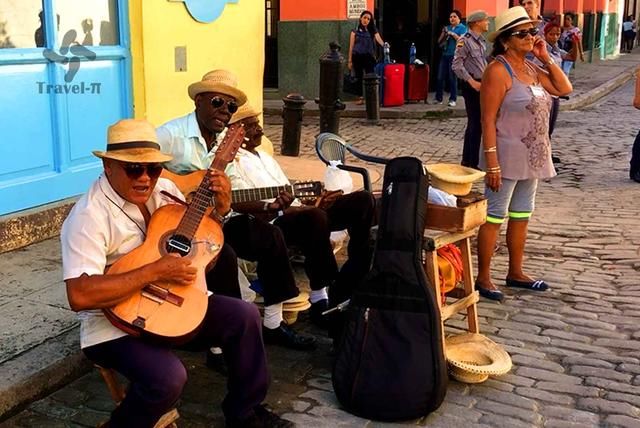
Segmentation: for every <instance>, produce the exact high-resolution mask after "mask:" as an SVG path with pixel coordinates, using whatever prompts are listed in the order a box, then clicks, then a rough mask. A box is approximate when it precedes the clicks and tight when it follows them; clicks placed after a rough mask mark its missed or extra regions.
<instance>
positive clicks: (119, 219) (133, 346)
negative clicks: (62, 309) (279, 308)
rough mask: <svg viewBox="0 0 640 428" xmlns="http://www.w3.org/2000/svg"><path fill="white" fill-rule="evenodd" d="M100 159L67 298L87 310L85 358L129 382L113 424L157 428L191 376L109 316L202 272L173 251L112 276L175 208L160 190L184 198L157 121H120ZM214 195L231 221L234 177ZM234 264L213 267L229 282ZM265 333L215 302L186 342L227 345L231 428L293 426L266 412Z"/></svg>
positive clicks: (75, 213)
mask: <svg viewBox="0 0 640 428" xmlns="http://www.w3.org/2000/svg"><path fill="white" fill-rule="evenodd" d="M94 154H95V155H96V156H98V157H100V158H101V159H102V161H103V165H104V172H103V174H102V175H101V176H100V177H99V178H98V179H97V180H96V181H95V182H94V183H93V185H92V186H91V188H90V189H89V191H88V192H87V193H86V194H85V195H84V196H83V197H82V198H81V199H80V200H79V201H78V202H77V203H76V205H75V206H74V208H73V209H72V210H71V213H70V214H69V216H68V217H67V219H66V220H65V222H64V224H63V227H62V233H61V243H62V261H63V274H64V280H65V283H66V287H67V297H68V300H69V305H70V306H71V308H72V309H73V310H74V311H77V312H79V318H80V320H81V330H80V336H81V337H80V345H81V348H82V350H83V352H84V353H85V355H86V356H87V357H88V358H89V359H90V360H92V361H94V362H95V363H97V364H99V365H101V366H103V367H106V368H113V369H115V370H117V371H118V372H119V373H121V374H122V375H124V376H125V377H126V378H127V379H129V381H130V387H129V389H128V391H127V394H126V397H125V398H124V400H123V401H122V402H121V403H120V404H119V405H118V407H117V408H116V409H115V410H114V411H113V412H112V414H111V419H110V421H109V423H108V426H110V427H132V426H133V427H153V426H154V425H155V423H156V422H157V421H158V419H159V418H160V417H161V416H162V415H163V414H164V413H165V412H167V411H168V410H169V409H170V408H171V407H172V406H173V405H174V404H175V402H176V400H177V399H178V398H179V396H180V394H181V392H182V388H183V386H184V384H185V382H186V378H187V374H186V369H185V367H184V366H183V364H182V362H181V361H180V359H179V358H178V357H177V356H176V355H175V354H174V353H173V352H172V351H171V349H170V347H169V346H168V345H166V344H158V343H155V342H153V343H152V342H151V341H148V340H146V339H144V337H134V336H133V335H129V334H127V333H125V332H124V331H122V330H119V329H118V328H116V327H114V326H113V325H112V324H111V323H110V322H109V320H107V318H106V317H105V316H104V314H103V311H102V309H108V308H111V307H113V306H115V305H117V304H118V303H119V302H122V301H123V300H125V299H127V298H128V297H129V296H131V295H132V294H133V293H140V292H141V290H142V289H143V288H144V287H146V286H148V285H149V284H153V283H169V284H172V285H173V286H175V288H176V289H180V287H187V286H189V285H190V284H192V283H193V282H194V281H195V280H196V274H197V269H196V267H194V266H193V265H192V263H191V261H190V260H189V258H188V257H179V256H176V255H173V254H167V255H164V256H162V257H161V258H159V259H158V260H155V261H153V262H151V263H147V264H145V265H142V266H140V267H138V268H136V269H133V270H130V271H127V272H121V273H115V274H108V273H105V272H106V271H107V270H108V268H109V266H111V265H113V264H114V263H116V261H118V260H119V259H121V258H124V257H126V256H127V254H128V253H129V252H131V251H132V250H134V249H135V248H136V247H139V246H140V245H141V244H142V243H143V241H145V239H146V238H147V233H150V228H148V226H149V222H150V220H151V221H153V218H154V217H153V216H152V215H153V214H154V212H156V210H158V209H160V208H161V207H163V206H168V204H171V203H172V202H173V199H172V198H169V197H165V195H164V194H163V193H162V191H165V192H167V193H169V194H171V195H174V197H177V198H179V199H182V194H181V193H180V192H179V190H178V189H177V188H176V187H175V185H174V184H173V183H172V182H170V181H169V180H166V179H162V178H158V177H159V175H160V172H161V170H162V166H161V163H163V162H166V161H168V160H170V159H171V156H169V155H167V154H165V153H162V152H161V151H160V146H159V145H158V143H157V139H156V133H155V129H154V127H153V125H151V124H150V123H149V122H146V121H144V120H135V119H125V120H121V121H119V122H117V123H116V124H114V125H112V126H111V127H109V130H108V144H107V150H106V151H96V152H94ZM209 189H210V191H211V192H212V193H213V194H214V195H215V208H214V209H215V211H216V213H217V214H216V218H218V219H224V217H225V215H226V214H227V213H228V212H229V211H230V183H229V179H228V178H227V177H226V176H225V174H224V173H223V172H221V171H218V170H210V171H209ZM221 252H222V253H224V252H225V249H224V247H223V248H222V250H221ZM223 260H231V263H225V262H222V261H223ZM234 260H235V258H234V257H233V254H232V256H231V257H227V258H224V257H222V258H219V259H218V263H217V264H216V266H215V268H214V270H215V271H218V272H220V273H221V277H224V276H225V275H223V273H224V272H225V271H226V272H228V271H231V272H232V274H228V273H227V276H230V277H232V278H233V275H234V274H235V272H236V269H237V266H236V264H234V263H233V261H234ZM203 294H204V293H203ZM205 298H206V295H205ZM165 304H169V303H165ZM260 333H261V332H260V316H259V313H258V311H257V310H256V308H255V307H253V305H250V304H247V303H245V302H243V301H241V300H239V299H234V298H229V297H224V296H218V295H216V296H215V297H214V296H210V297H209V298H208V306H207V309H206V313H205V315H204V319H203V321H202V324H201V328H199V329H198V330H197V331H196V332H195V333H194V335H193V337H192V338H191V339H190V340H189V341H188V342H187V343H186V344H184V346H185V347H186V348H187V349H191V350H204V349H207V348H209V347H210V346H213V345H215V346H220V347H222V348H223V350H224V354H225V356H226V360H227V365H228V367H229V381H228V393H227V396H226V397H225V399H224V402H223V404H222V407H223V411H224V414H225V418H226V422H227V426H230V427H249V426H251V427H253V426H261V427H262V426H278V427H288V426H292V424H291V423H290V422H288V421H285V420H282V419H280V418H279V417H278V416H276V415H275V414H273V413H271V412H270V411H268V410H267V409H266V408H264V407H263V406H262V405H260V403H261V402H262V400H263V399H264V397H265V395H266V392H267V388H268V372H267V362H266V355H265V350H264V345H263V343H262V338H261V334H260Z"/></svg>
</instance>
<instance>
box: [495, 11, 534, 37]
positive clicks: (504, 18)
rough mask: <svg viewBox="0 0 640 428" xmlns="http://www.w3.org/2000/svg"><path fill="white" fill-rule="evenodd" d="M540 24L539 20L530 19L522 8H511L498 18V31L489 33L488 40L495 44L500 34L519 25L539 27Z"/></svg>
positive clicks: (496, 21)
mask: <svg viewBox="0 0 640 428" xmlns="http://www.w3.org/2000/svg"><path fill="white" fill-rule="evenodd" d="M539 22H540V21H539V20H537V19H531V18H529V15H528V14H527V11H526V10H525V9H524V7H522V6H515V7H512V8H509V9H507V10H505V11H504V12H502V13H501V14H500V15H498V16H497V17H496V20H495V23H496V30H495V31H493V32H491V33H489V35H488V36H487V40H488V41H490V42H491V43H493V42H494V41H495V40H496V38H497V37H498V36H499V35H500V34H502V33H504V32H505V31H508V30H511V29H513V28H515V27H517V26H518V25H522V24H529V23H531V24H534V25H537V24H538V23H539Z"/></svg>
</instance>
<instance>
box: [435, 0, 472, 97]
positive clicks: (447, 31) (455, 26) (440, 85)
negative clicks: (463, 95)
mask: <svg viewBox="0 0 640 428" xmlns="http://www.w3.org/2000/svg"><path fill="white" fill-rule="evenodd" d="M461 19H462V14H461V13H460V11H458V10H453V11H451V13H450V14H449V23H450V25H447V26H445V27H443V28H442V32H441V33H440V37H438V45H440V47H441V48H442V58H441V59H440V65H439V66H438V81H437V85H436V99H435V101H434V104H442V98H443V92H444V82H445V81H447V82H449V103H448V105H449V107H455V106H456V101H457V99H458V80H457V78H456V75H455V73H454V72H453V70H452V69H451V63H452V62H453V55H454V54H455V51H456V44H457V42H458V40H459V39H460V37H462V35H463V34H464V33H466V32H467V27H465V26H464V25H463V24H461V23H460V20H461Z"/></svg>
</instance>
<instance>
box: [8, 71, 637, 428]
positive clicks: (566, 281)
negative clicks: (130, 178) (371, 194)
mask: <svg viewBox="0 0 640 428" xmlns="http://www.w3.org/2000/svg"><path fill="white" fill-rule="evenodd" d="M632 93H633V84H632V83H627V84H626V85H624V86H623V87H622V88H621V89H619V90H617V91H615V92H614V93H613V94H612V95H610V96H608V97H606V98H604V99H602V100H600V101H599V102H597V103H596V104H595V105H593V106H591V107H589V108H587V109H584V110H581V111H570V112H563V113H561V116H560V119H559V122H558V128H557V131H556V134H555V135H554V143H553V144H554V151H555V152H556V154H557V155H558V156H559V157H560V158H561V160H562V161H563V163H562V164H561V165H560V168H559V170H560V173H559V176H558V177H556V178H554V179H552V180H550V181H549V182H544V183H541V185H540V189H539V193H538V201H537V210H536V214H535V215H534V217H533V219H532V221H531V226H530V233H529V241H528V246H527V250H526V255H527V260H526V266H527V267H528V268H529V270H530V273H531V274H532V275H534V276H536V277H542V278H544V279H545V280H547V281H548V282H549V283H550V284H551V287H552V289H551V290H550V291H547V292H545V293H533V292H527V291H522V290H520V291H514V290H505V292H506V294H507V296H508V298H507V300H506V301H505V302H504V303H502V304H500V303H495V302H488V301H485V300H483V301H482V302H481V303H480V307H479V316H480V327H481V331H482V332H483V333H485V334H487V335H488V336H489V337H491V338H492V339H494V340H496V341H497V342H499V343H501V344H503V346H504V347H505V349H507V351H508V352H509V353H510V354H511V355H512V358H513V361H514V367H513V370H512V371H511V373H509V374H508V375H506V376H502V377H499V378H493V379H491V380H489V381H487V382H485V383H483V384H480V385H474V386H471V385H464V384H460V383H457V382H455V381H452V382H451V383H450V386H449V390H448V393H447V396H446V399H445V402H444V404H443V406H442V407H441V408H440V409H439V410H438V411H437V412H436V413H434V414H433V415H430V416H429V417H427V418H425V419H422V420H418V421H411V422H409V423H408V424H409V425H420V426H426V425H428V426H435V427H458V426H463V425H464V426H468V427H479V426H504V427H521V426H522V427H542V426H544V427H596V426H624V427H640V352H639V351H640V331H639V330H638V325H639V323H640V309H638V308H639V307H640V306H639V304H640V275H639V271H640V255H639V252H638V249H639V247H640V227H639V226H640V220H639V219H638V215H637V210H638V206H637V195H638V191H639V188H638V184H637V183H633V182H631V181H629V180H628V174H627V168H628V159H629V152H630V147H631V144H632V142H633V138H634V136H635V133H636V132H637V129H638V128H639V125H640V120H638V119H637V118H640V112H637V111H636V110H634V109H633V108H632V107H631V106H630V104H631V98H632ZM271 119H272V118H268V122H267V126H266V133H267V135H268V136H269V137H270V138H271V139H272V141H273V142H274V143H275V144H276V151H277V146H278V144H279V139H280V135H281V127H280V126H279V125H278V124H277V123H275V122H276V121H273V122H274V123H272V121H271ZM276 119H277V118H276ZM464 122H465V121H464V119H449V120H433V121H421V120H385V121H383V122H382V123H381V125H380V126H366V125H365V124H364V121H362V120H359V119H345V120H344V121H343V122H342V130H343V132H342V134H343V136H344V137H345V138H346V139H347V140H348V141H349V142H352V143H354V144H355V145H356V146H357V147H358V148H359V149H360V150H362V151H364V152H368V153H372V154H376V155H379V156H398V155H412V156H416V157H419V158H421V159H423V160H424V161H425V162H427V163H428V162H437V161H450V162H456V161H457V160H458V159H459V158H460V151H461V145H462V143H461V141H462V132H463V130H464ZM317 132H318V130H317V122H316V121H315V120H313V118H310V120H308V121H305V124H304V127H303V140H302V141H303V145H302V156H303V157H306V158H311V157H313V156H315V154H314V152H313V136H314V135H315V134H316V133H317ZM59 260H60V256H59V248H58V242H57V240H56V239H52V240H48V241H44V242H42V243H39V244H34V245H31V246H29V247H26V248H24V249H22V250H18V251H13V252H10V253H5V254H2V255H0V278H1V280H0V282H1V283H2V289H1V290H0V328H1V330H0V331H1V332H2V333H0V335H1V336H0V337H1V338H2V339H1V343H2V348H1V349H0V390H1V391H2V394H0V415H2V414H6V411H7V410H8V409H10V408H11V407H12V406H15V405H16V403H20V402H23V401H24V400H25V399H28V398H29V397H31V398H33V394H36V395H37V394H38V392H40V393H41V394H42V393H44V391H45V390H46V388H44V387H47V386H48V387H49V388H53V389H54V390H56V392H54V393H53V394H51V395H47V396H46V397H44V398H43V399H41V400H39V401H35V402H33V403H32V404H30V405H28V406H27V407H26V408H25V409H24V410H23V411H22V412H20V413H19V414H17V415H15V416H14V417H11V418H10V419H7V420H4V422H2V423H0V426H2V427H40V426H48V427H51V426H53V427H58V426H60V427H64V426H73V427H80V426H95V425H96V423H97V422H98V421H101V420H104V419H106V417H107V415H108V411H109V410H110V409H111V408H112V407H113V404H112V403H111V401H110V399H109V398H108V396H107V392H106V388H105V386H104V385H103V384H102V382H101V381H100V379H99V376H98V375H97V373H95V372H90V373H88V374H86V375H84V376H82V377H80V378H79V379H78V380H76V381H74V382H72V383H70V384H69V385H67V386H64V387H61V388H57V387H56V383H59V382H65V381H68V380H69V379H72V378H74V376H75V375H76V374H78V373H84V372H86V371H87V370H88V367H89V366H88V365H87V363H86V361H85V360H83V359H82V358H81V356H80V354H79V353H78V348H77V346H78V344H77V337H78V331H77V326H76V323H75V317H74V315H73V314H72V312H71V311H70V310H69V309H68V307H67V304H66V299H65V297H64V285H63V283H62V281H61V280H60V278H61V274H60V261H59ZM506 261H507V259H506V254H505V250H504V249H503V250H501V251H500V252H499V253H498V255H497V257H496V263H495V268H494V272H495V279H496V280H497V281H498V284H499V285H502V278H503V276H504V274H505V272H506ZM297 276H298V278H301V277H302V276H303V275H302V274H301V272H300V271H298V272H297ZM301 318H302V319H301V321H300V322H299V323H298V324H296V326H297V328H300V329H303V330H306V331H309V332H313V333H316V334H318V335H319V336H321V337H323V336H322V332H320V331H318V330H316V329H314V328H313V327H312V326H311V325H310V324H309V323H308V321H307V320H306V317H305V316H304V314H303V316H302V317H301ZM463 325H464V320H463V318H462V317H457V318H455V319H452V320H450V321H449V322H447V332H448V333H456V332H459V331H460V329H462V328H463ZM38 345H40V346H38ZM268 354H269V361H270V366H271V369H272V377H273V382H272V387H271V390H270V392H269V396H268V397H267V402H268V403H270V404H271V405H272V407H274V408H275V409H276V410H278V411H279V412H281V413H283V414H285V415H286V417H287V418H289V419H291V420H293V421H296V422H298V423H299V426H304V427H307V426H309V427H325V426H363V427H364V426H367V427H378V426H380V427H381V426H401V425H405V424H381V423H377V422H371V421H366V420H363V419H359V418H356V417H354V416H351V415H349V414H347V413H345V412H344V411H342V410H340V407H339V405H338V403H337V402H336V400H335V397H334V395H333V393H332V390H331V381H330V367H331V358H330V356H329V341H328V340H327V339H326V338H322V339H321V340H320V347H319V349H318V350H317V351H316V352H314V353H308V354H307V353H302V352H294V351H286V350H283V349H280V348H277V347H269V348H268ZM181 355H182V356H183V357H184V361H185V365H186V366H187V367H188V370H189V377H190V381H189V382H188V385H187V389H186V391H185V394H184V396H183V399H182V401H181V404H180V407H179V410H180V412H181V414H182V418H181V419H180V424H179V425H180V426H181V427H205V426H206V427H210V426H223V421H222V416H221V413H220V410H219V402H220V400H221V399H222V396H223V393H224V382H225V380H224V378H223V377H222V376H220V375H218V374H216V373H213V372H211V371H209V370H208V369H206V368H205V367H204V364H203V362H204V357H203V355H202V354H181ZM38 367H39V368H38ZM42 367H44V368H45V370H44V371H43V370H42ZM30 394H32V395H30ZM2 406H4V407H2Z"/></svg>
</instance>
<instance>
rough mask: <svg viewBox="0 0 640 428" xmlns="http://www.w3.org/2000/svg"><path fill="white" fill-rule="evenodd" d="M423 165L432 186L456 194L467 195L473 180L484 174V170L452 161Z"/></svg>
mask: <svg viewBox="0 0 640 428" xmlns="http://www.w3.org/2000/svg"><path fill="white" fill-rule="evenodd" d="M425 166H426V167H427V172H429V177H430V179H431V185H432V186H433V187H435V188H437V189H440V190H443V191H445V192H447V193H450V194H452V195H456V196H464V195H467V194H468V193H469V192H470V191H471V186H472V185H473V182H474V181H476V180H479V179H481V178H482V177H484V176H485V172H484V171H478V170H477V169H473V168H468V167H466V166H462V165H458V164H454V163H434V164H431V165H425Z"/></svg>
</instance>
